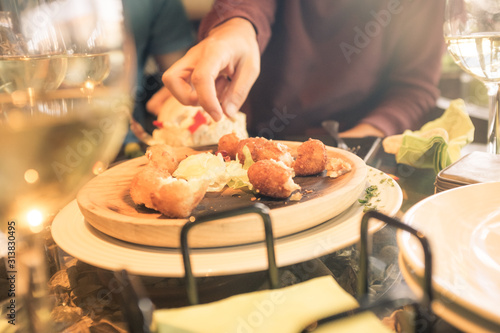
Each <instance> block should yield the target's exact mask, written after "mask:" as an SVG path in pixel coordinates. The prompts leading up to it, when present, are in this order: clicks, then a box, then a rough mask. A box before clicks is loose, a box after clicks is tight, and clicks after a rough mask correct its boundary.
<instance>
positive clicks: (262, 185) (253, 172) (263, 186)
mask: <svg viewBox="0 0 500 333" xmlns="http://www.w3.org/2000/svg"><path fill="white" fill-rule="evenodd" d="M293 176H294V173H293V169H291V168H289V167H287V166H286V165H285V164H284V163H283V162H276V161H274V160H261V161H257V162H255V163H254V164H252V165H251V166H250V168H249V169H248V179H249V181H250V183H251V184H252V185H253V187H254V188H255V189H256V191H257V192H259V193H261V194H263V195H266V196H268V197H272V198H279V199H285V198H288V197H289V196H290V195H291V194H292V193H293V192H294V191H295V190H300V186H299V185H297V184H295V182H294V181H293V179H292V178H293Z"/></svg>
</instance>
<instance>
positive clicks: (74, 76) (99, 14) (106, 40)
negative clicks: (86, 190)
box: [0, 0, 135, 332]
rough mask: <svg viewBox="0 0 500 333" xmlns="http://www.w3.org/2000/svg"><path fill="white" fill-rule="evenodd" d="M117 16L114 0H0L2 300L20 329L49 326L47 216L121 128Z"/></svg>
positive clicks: (113, 149) (113, 146) (101, 166)
mask: <svg viewBox="0 0 500 333" xmlns="http://www.w3.org/2000/svg"><path fill="white" fill-rule="evenodd" d="M123 23H124V22H123V9H122V3H121V1H120V0H85V1H81V0H58V1H50V0H47V1H39V0H0V184H1V191H0V219H1V220H0V232H2V233H3V236H4V237H3V242H2V241H0V247H1V248H0V254H2V255H3V258H4V260H5V263H6V269H7V274H8V276H11V275H12V277H13V281H14V282H15V283H14V284H13V286H14V292H13V293H8V292H7V291H6V292H5V293H3V294H1V295H0V299H4V298H5V297H7V300H6V301H7V305H9V304H11V303H10V302H12V301H14V302H17V303H15V304H16V309H15V311H14V313H15V315H16V316H15V323H16V328H18V329H20V331H23V332H35V331H50V329H47V326H46V325H48V323H49V322H50V319H48V318H47V317H48V313H47V308H46V306H45V305H44V292H43V288H44V287H45V286H44V284H43V277H44V276H45V274H46V272H45V271H44V269H45V268H44V260H43V259H44V258H43V251H41V242H42V241H43V237H42V234H43V233H44V232H46V230H47V228H46V226H47V223H50V219H51V217H52V216H53V215H54V214H55V213H57V211H58V209H60V208H61V207H62V206H64V205H65V204H66V203H67V202H68V201H70V200H71V199H72V198H74V196H75V194H76V192H77V191H78V189H79V188H80V187H81V186H82V185H83V184H85V183H86V182H87V181H88V180H89V179H90V178H91V177H93V176H94V175H97V174H99V173H100V172H102V171H104V170H105V169H106V168H107V166H108V165H109V163H110V162H111V161H112V160H113V159H114V158H115V157H116V155H117V153H118V151H119V149H120V147H121V145H122V143H123V139H124V137H125V135H126V133H127V130H128V124H129V118H130V114H131V108H132V105H133V103H132V102H133V101H132V94H131V91H132V84H133V79H134V75H135V57H134V47H133V43H132V42H131V39H130V38H128V35H127V34H126V32H125V29H124V24H123ZM2 292H3V291H2ZM16 297H17V299H16ZM26 300H28V301H26ZM22 302H24V304H21V303H22ZM26 302H28V303H26ZM3 305H4V304H2V306H3ZM22 325H25V326H23V327H22V328H19V326H22ZM44 325H45V326H44Z"/></svg>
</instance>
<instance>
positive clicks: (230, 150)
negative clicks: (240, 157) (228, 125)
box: [217, 133, 240, 160]
mask: <svg viewBox="0 0 500 333" xmlns="http://www.w3.org/2000/svg"><path fill="white" fill-rule="evenodd" d="M239 143H240V138H238V136H237V135H236V134H235V133H230V134H226V135H223V136H222V137H221V138H220V139H219V144H218V147H217V150H218V151H219V152H226V154H227V156H229V157H230V158H231V159H232V160H235V159H236V152H237V151H238V144H239Z"/></svg>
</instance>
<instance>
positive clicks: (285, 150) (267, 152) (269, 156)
mask: <svg viewBox="0 0 500 333" xmlns="http://www.w3.org/2000/svg"><path fill="white" fill-rule="evenodd" d="M290 151H291V149H290V148H289V147H288V146H287V145H285V144H283V143H279V142H276V141H267V142H264V143H263V144H262V145H261V146H260V148H259V149H256V150H255V158H254V161H262V160H275V161H276V162H283V163H285V165H286V166H287V167H291V166H292V165H293V156H292V154H291V153H290ZM252 158H253V154H252Z"/></svg>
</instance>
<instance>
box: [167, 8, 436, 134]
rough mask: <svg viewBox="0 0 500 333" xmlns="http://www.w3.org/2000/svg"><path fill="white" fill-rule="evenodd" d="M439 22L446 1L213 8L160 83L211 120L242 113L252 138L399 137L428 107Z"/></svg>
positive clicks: (419, 121)
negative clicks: (330, 124) (336, 127)
mask: <svg viewBox="0 0 500 333" xmlns="http://www.w3.org/2000/svg"><path fill="white" fill-rule="evenodd" d="M443 20H444V0H416V1H410V0H380V1H378V0H377V1H374V0H349V1H347V0H346V1H329V0H307V1H306V0H287V1H284V0H283V1H281V0H273V1H270V0H254V1H230V0H216V1H215V3H214V5H213V7H212V10H211V11H210V12H209V13H208V14H207V16H206V17H205V18H204V19H203V21H202V22H201V26H200V30H199V38H200V42H199V43H198V44H197V45H196V46H194V47H193V48H192V49H190V50H189V51H188V53H187V54H186V56H184V57H183V58H182V59H181V60H180V61H178V62H177V63H176V64H175V65H174V66H172V67H171V68H170V69H169V70H167V72H166V73H165V74H164V76H163V81H164V83H165V85H166V86H167V87H168V88H169V90H170V91H171V92H172V94H173V95H174V96H175V97H176V98H177V99H179V101H181V102H182V103H184V104H187V105H195V104H197V103H199V104H200V105H201V106H203V107H204V108H205V110H206V111H207V112H208V113H210V114H211V115H212V117H213V118H214V119H219V118H220V116H221V114H222V113H223V112H224V113H226V114H227V115H228V116H231V115H232V114H234V113H235V112H236V111H237V110H238V109H240V108H242V110H243V111H245V112H246V113H247V114H248V121H249V124H248V129H249V134H250V135H254V136H255V135H258V136H265V137H268V138H286V137H287V136H294V135H313V134H314V133H316V132H317V131H319V130H320V128H321V122H322V121H323V120H326V119H335V120H338V121H339V122H340V124H341V128H340V129H341V131H344V133H343V136H352V137H360V136H367V135H374V136H387V135H392V134H397V133H401V132H403V131H404V130H405V129H418V128H419V127H420V126H421V125H422V122H423V119H424V116H425V115H426V114H427V112H428V111H429V110H431V109H432V108H433V107H434V106H435V103H436V99H437V98H438V96H439V89H438V88H437V86H438V82H439V78H440V68H441V59H442V55H443V52H444V50H445V48H444V39H443V30H442V29H443ZM244 102H245V103H244ZM243 103H244V104H243Z"/></svg>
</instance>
